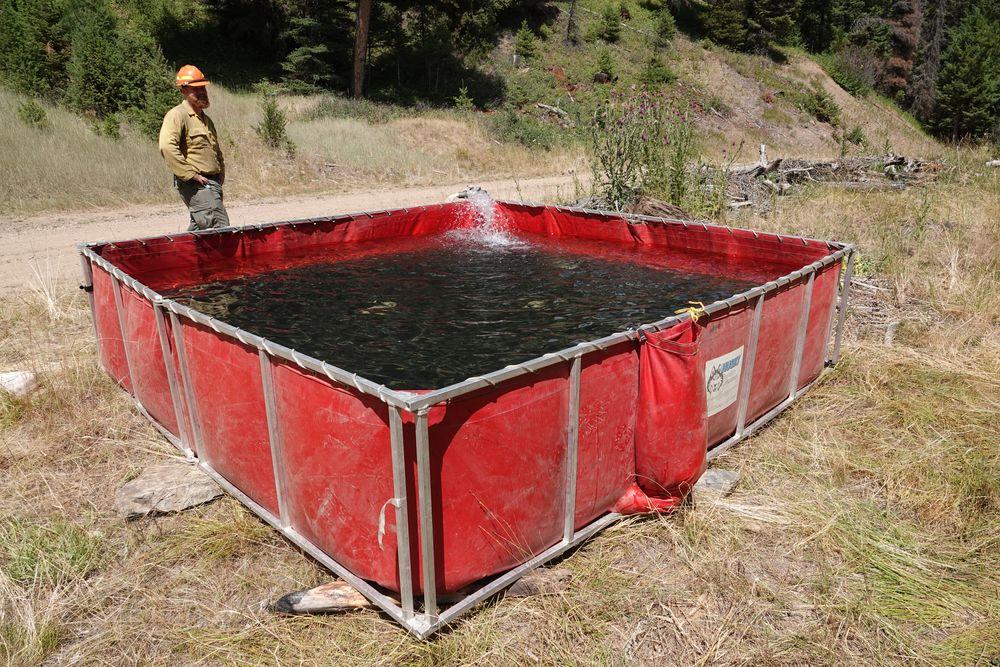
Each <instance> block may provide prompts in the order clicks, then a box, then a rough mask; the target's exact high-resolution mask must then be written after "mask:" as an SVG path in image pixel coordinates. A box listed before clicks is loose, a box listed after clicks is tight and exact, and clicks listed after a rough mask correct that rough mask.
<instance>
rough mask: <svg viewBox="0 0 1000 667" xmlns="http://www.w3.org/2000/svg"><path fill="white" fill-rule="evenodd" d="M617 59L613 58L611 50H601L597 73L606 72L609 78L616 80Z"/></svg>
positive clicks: (598, 55)
mask: <svg viewBox="0 0 1000 667" xmlns="http://www.w3.org/2000/svg"><path fill="white" fill-rule="evenodd" d="M615 69H616V68H615V59H614V58H613V57H612V56H611V51H610V50H609V49H601V52H600V53H598V54H597V71H598V72H604V73H605V74H607V75H608V77H609V78H611V79H614V78H615Z"/></svg>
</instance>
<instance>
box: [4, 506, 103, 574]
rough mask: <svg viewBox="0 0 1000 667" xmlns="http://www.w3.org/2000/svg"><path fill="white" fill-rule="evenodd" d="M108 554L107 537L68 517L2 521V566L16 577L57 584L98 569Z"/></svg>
mask: <svg viewBox="0 0 1000 667" xmlns="http://www.w3.org/2000/svg"><path fill="white" fill-rule="evenodd" d="M105 558H106V552H105V543H104V538H103V537H102V536H101V535H99V534H97V533H92V532H88V531H86V530H84V529H82V528H80V527H78V526H76V525H74V524H72V523H70V522H68V521H66V520H64V519H55V520H53V521H51V522H49V523H32V522H29V521H26V520H23V519H19V518H16V517H10V518H7V519H4V521H3V522H2V523H0V568H2V569H3V572H4V574H6V575H7V576H8V577H10V578H11V579H12V580H13V581H15V582H18V583H21V584H28V583H33V582H40V583H42V584H45V585H50V586H55V585H58V584H61V583H63V582H66V581H69V580H72V579H81V578H85V577H87V576H88V575H90V574H92V573H94V572H96V571H97V570H98V569H99V568H100V567H101V565H102V564H103V563H104V560H105Z"/></svg>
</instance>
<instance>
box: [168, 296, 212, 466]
mask: <svg viewBox="0 0 1000 667" xmlns="http://www.w3.org/2000/svg"><path fill="white" fill-rule="evenodd" d="M170 329H171V330H172V331H173V332H174V349H175V350H177V368H178V370H180V372H181V386H182V387H183V388H184V398H185V403H186V404H187V409H188V410H187V411H188V419H190V425H191V436H192V438H193V440H194V447H193V449H194V451H195V454H196V455H197V456H198V457H199V458H200V459H205V458H206V457H205V447H204V441H203V439H202V437H201V418H200V417H199V415H198V397H197V396H195V393H194V386H193V385H192V383H191V370H190V369H189V368H188V358H187V349H186V348H185V346H184V331H183V330H182V329H181V323H180V320H179V319H178V317H177V314H176V313H173V312H171V313H170Z"/></svg>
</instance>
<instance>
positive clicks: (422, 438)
mask: <svg viewBox="0 0 1000 667" xmlns="http://www.w3.org/2000/svg"><path fill="white" fill-rule="evenodd" d="M427 412H428V411H427V409H424V410H419V411H417V413H416V432H417V514H418V515H419V517H420V567H421V570H422V575H423V576H422V581H423V586H424V617H423V618H424V622H425V623H426V624H427V625H432V624H433V623H434V622H436V621H437V620H438V607H437V580H436V573H435V572H434V503H433V497H432V496H431V456H430V434H429V432H428V427H427Z"/></svg>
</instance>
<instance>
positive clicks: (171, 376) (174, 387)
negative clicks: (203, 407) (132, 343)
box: [153, 303, 195, 460]
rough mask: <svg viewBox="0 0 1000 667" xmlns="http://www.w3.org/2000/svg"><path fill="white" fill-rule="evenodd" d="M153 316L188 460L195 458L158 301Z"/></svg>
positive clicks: (154, 305)
mask: <svg viewBox="0 0 1000 667" xmlns="http://www.w3.org/2000/svg"><path fill="white" fill-rule="evenodd" d="M153 316H154V317H155V318H156V333H157V336H159V339H160V352H161V354H162V355H163V367H164V369H166V372H167V384H168V385H169V387H170V402H171V403H172V404H173V406H174V416H175V417H176V419H177V430H178V431H179V433H180V449H181V451H182V452H184V456H186V457H187V458H188V460H193V459H194V458H195V455H194V451H193V450H192V449H191V429H190V426H189V425H188V424H186V423H185V422H186V419H185V417H184V407H183V404H182V403H181V390H180V386H179V385H178V382H177V372H176V371H175V369H174V357H173V354H171V352H170V339H169V337H168V334H167V323H166V320H165V319H164V317H163V308H162V307H161V306H160V304H158V303H154V304H153Z"/></svg>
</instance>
